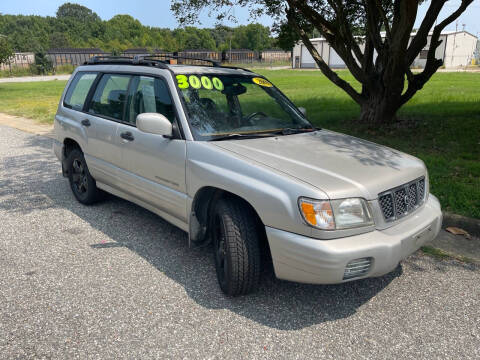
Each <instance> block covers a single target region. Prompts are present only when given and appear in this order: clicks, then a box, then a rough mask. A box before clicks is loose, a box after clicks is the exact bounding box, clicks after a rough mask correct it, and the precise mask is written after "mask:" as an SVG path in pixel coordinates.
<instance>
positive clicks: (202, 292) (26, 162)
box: [0, 136, 462, 330]
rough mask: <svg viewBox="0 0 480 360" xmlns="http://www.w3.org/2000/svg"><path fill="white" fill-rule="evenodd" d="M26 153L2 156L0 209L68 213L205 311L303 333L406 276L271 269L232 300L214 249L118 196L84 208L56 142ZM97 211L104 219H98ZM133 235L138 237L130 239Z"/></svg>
mask: <svg viewBox="0 0 480 360" xmlns="http://www.w3.org/2000/svg"><path fill="white" fill-rule="evenodd" d="M24 147H25V148H28V151H26V152H24V155H19V156H10V157H6V158H4V164H3V165H4V169H5V171H4V173H5V175H6V177H5V175H4V177H2V178H0V208H2V209H3V210H4V211H7V212H11V213H13V214H14V215H18V216H22V215H23V214H25V213H28V212H31V211H45V210H49V209H66V210H68V211H69V212H71V213H73V214H75V215H76V216H78V217H79V218H81V219H82V220H83V221H85V222H86V223H88V224H89V225H90V226H91V227H92V228H94V229H97V230H99V231H101V232H102V233H104V234H105V235H106V236H107V237H109V238H110V239H111V241H109V242H106V243H99V242H98V241H95V239H91V240H89V242H88V243H86V244H85V246H86V247H88V248H89V249H91V248H93V249H95V250H98V251H102V252H105V256H108V253H109V249H112V248H116V247H125V248H128V249H129V250H130V251H133V252H134V253H136V254H137V255H138V256H140V257H142V258H143V259H145V260H146V261H148V262H149V263H150V264H151V265H152V266H153V267H154V268H155V269H156V270H157V271H160V272H162V273H164V274H165V275H166V276H168V277H169V278H170V279H172V280H174V281H175V282H177V283H178V284H180V285H181V286H182V287H183V288H184V289H185V292H186V294H187V295H188V296H189V297H190V298H191V299H192V300H193V301H195V302H196V303H197V304H199V305H201V306H203V307H205V308H207V309H227V310H229V311H232V312H234V313H236V314H238V315H241V316H244V317H245V318H248V319H250V320H252V321H255V322H257V323H260V324H262V325H265V326H268V327H272V328H276V329H281V330H295V329H302V328H305V327H308V326H311V325H315V324H319V323H322V322H327V321H332V320H336V319H341V318H347V317H349V316H351V315H353V314H355V312H356V311H357V309H358V308H359V307H361V306H362V305H363V304H365V303H366V302H368V301H369V300H370V299H371V298H372V297H374V296H376V295H377V294H378V293H379V292H381V291H382V290H383V289H384V288H385V287H386V286H388V285H389V284H390V283H391V282H392V281H393V280H394V279H395V278H397V277H398V276H400V275H401V274H402V272H403V270H402V266H400V265H399V266H398V267H397V268H396V269H395V270H394V271H393V272H392V273H390V274H387V275H385V276H383V277H379V278H372V279H365V280H360V281H355V282H351V283H345V284H339V285H325V286H320V285H305V284H297V283H291V282H286V281H281V280H278V279H276V278H275V276H274V274H273V272H272V270H271V269H270V270H269V269H267V270H266V271H265V272H264V274H263V279H262V284H261V286H260V289H259V290H258V291H257V292H256V293H254V294H251V295H248V296H243V297H238V298H231V297H227V296H225V295H223V294H222V292H221V291H220V289H219V287H218V284H217V280H216V275H215V271H214V266H213V256H212V250H211V248H210V247H204V248H189V247H188V242H187V236H186V233H184V232H183V231H181V230H179V229H178V228H176V227H174V226H173V225H170V224H169V223H167V222H166V221H164V220H162V219H161V218H160V217H158V216H156V215H155V214H153V213H151V212H149V211H147V210H145V209H143V208H141V207H139V206H137V205H134V204H132V203H130V202H128V201H124V200H122V199H119V198H117V197H114V196H109V197H108V198H107V199H106V200H105V201H104V202H102V203H100V204H97V205H94V206H91V207H85V206H83V205H81V204H79V203H78V202H77V201H76V200H75V199H74V197H73V195H72V194H71V191H70V188H69V185H68V181H67V180H66V179H64V178H63V177H62V175H61V171H60V164H59V162H58V161H57V160H56V158H55V157H54V155H53V153H52V150H51V148H52V147H51V140H50V139H48V138H43V137H39V136H30V137H28V138H27V141H26V142H25V144H24ZM99 212H101V213H102V214H105V215H106V216H102V217H99V216H98V213H99ZM132 229H135V232H134V234H135V236H133V237H132V236H125V234H127V233H131V232H132ZM81 232H82V229H78V228H71V229H67V230H66V231H65V237H66V238H68V237H71V236H76V235H78V234H79V233H81ZM445 266H462V265H451V264H448V265H445ZM419 271H421V269H419ZM118 275H119V276H121V274H118Z"/></svg>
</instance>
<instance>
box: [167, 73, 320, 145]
mask: <svg viewBox="0 0 480 360" xmlns="http://www.w3.org/2000/svg"><path fill="white" fill-rule="evenodd" d="M176 80H177V86H178V88H179V90H180V94H181V96H182V97H183V100H184V104H185V107H186V112H187V115H188V118H189V123H190V128H191V130H192V133H193V136H194V137H195V139H197V140H218V139H220V138H228V137H229V136H230V137H231V138H233V136H235V138H241V137H243V136H245V137H255V136H268V135H269V134H270V135H271V134H284V135H287V134H294V133H297V132H302V131H312V130H314V128H313V126H312V125H311V124H310V122H309V121H308V120H307V119H306V118H305V116H304V115H303V114H302V113H301V112H300V111H299V110H298V109H297V108H296V107H295V105H293V104H292V103H291V101H290V100H288V99H287V98H286V97H285V96H284V95H283V94H282V93H281V92H280V91H279V90H278V89H277V88H276V87H275V86H273V85H272V84H271V83H270V82H269V81H267V80H266V79H264V78H261V77H255V76H242V75H235V76H232V75H220V74H218V75H217V74H215V75H212V74H195V75H192V74H189V75H187V74H185V75H181V74H179V75H177V76H176ZM232 135H233V136H232Z"/></svg>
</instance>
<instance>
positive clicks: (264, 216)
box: [186, 142, 326, 236]
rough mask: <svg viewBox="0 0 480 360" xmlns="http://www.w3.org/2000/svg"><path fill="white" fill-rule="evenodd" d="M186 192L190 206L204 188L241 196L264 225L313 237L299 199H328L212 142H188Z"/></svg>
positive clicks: (316, 191) (309, 187)
mask: <svg viewBox="0 0 480 360" xmlns="http://www.w3.org/2000/svg"><path fill="white" fill-rule="evenodd" d="M186 177H187V192H188V195H189V200H190V203H189V204H188V207H189V211H190V207H191V202H192V200H193V198H194V196H195V194H196V193H197V192H198V191H199V190H200V189H201V188H203V187H205V186H211V187H216V188H219V189H222V190H225V191H228V192H231V193H233V194H235V195H238V196H240V197H241V198H243V199H244V200H246V201H247V202H249V203H250V205H252V206H253V207H254V208H255V210H256V211H257V213H258V215H259V216H260V218H261V220H262V222H263V223H264V224H265V225H267V224H268V226H271V227H275V228H282V229H288V230H289V231H292V232H296V233H300V234H303V235H305V236H312V230H313V229H311V228H309V227H307V226H305V225H304V224H303V220H302V218H301V216H300V212H299V211H298V207H297V206H296V204H297V199H298V196H300V194H301V195H302V196H310V197H313V198H315V197H317V198H318V197H320V198H322V197H323V198H325V196H326V195H325V194H324V193H322V192H321V191H319V190H316V189H314V188H313V187H311V186H309V185H308V184H303V183H300V182H298V181H296V180H295V179H293V178H290V177H288V176H285V175H284V174H281V173H278V172H275V171H274V170H272V169H267V168H265V167H262V166H259V165H257V164H255V163H254V162H252V161H249V160H248V159H242V158H240V157H238V156H236V155H234V154H232V153H229V152H225V151H223V150H222V149H219V148H218V147H216V146H214V145H213V144H212V143H209V142H187V174H186Z"/></svg>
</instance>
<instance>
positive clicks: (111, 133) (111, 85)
mask: <svg viewBox="0 0 480 360" xmlns="http://www.w3.org/2000/svg"><path fill="white" fill-rule="evenodd" d="M131 79H132V76H130V75H125V74H109V73H105V74H103V75H102V76H101V78H99V80H97V86H96V88H95V90H94V91H93V92H92V93H91V94H90V95H89V100H88V104H87V107H86V112H85V114H84V119H83V120H82V124H83V126H84V127H85V129H86V132H87V134H88V147H87V154H86V156H85V158H86V160H87V164H88V168H89V170H90V173H91V174H92V176H93V177H94V178H95V179H96V180H97V181H100V182H102V183H105V184H108V185H111V186H114V187H118V180H117V169H118V167H119V166H121V161H122V159H121V154H120V153H119V152H118V147H117V141H116V133H117V129H118V125H119V121H122V119H123V116H124V111H125V105H126V99H127V91H128V85H129V83H130V80H131Z"/></svg>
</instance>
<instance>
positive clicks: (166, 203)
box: [117, 76, 187, 223]
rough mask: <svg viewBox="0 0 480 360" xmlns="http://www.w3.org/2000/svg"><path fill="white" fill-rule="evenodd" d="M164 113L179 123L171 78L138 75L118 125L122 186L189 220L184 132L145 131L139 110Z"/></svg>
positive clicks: (156, 206)
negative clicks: (169, 135)
mask: <svg viewBox="0 0 480 360" xmlns="http://www.w3.org/2000/svg"><path fill="white" fill-rule="evenodd" d="M146 112H152V113H160V114H163V115H164V116H165V117H167V119H169V120H170V121H171V122H172V124H175V126H177V125H178V124H177V116H176V112H175V107H174V105H173V102H172V97H171V94H170V92H169V89H168V85H167V82H166V81H165V79H163V78H161V77H150V76H135V77H134V78H133V79H132V81H131V84H130V88H129V92H128V99H127V105H126V110H125V118H124V122H123V123H122V124H119V126H118V129H117V141H119V143H120V147H121V155H122V166H121V170H120V173H119V180H120V181H121V182H122V190H123V191H124V192H126V193H128V194H130V195H133V196H135V197H136V198H138V199H140V200H142V201H143V202H145V203H147V204H149V205H151V206H154V207H155V208H157V209H158V210H160V211H162V212H164V213H166V214H167V215H171V216H173V217H175V218H176V219H179V220H181V221H182V222H184V223H186V222H187V219H186V200H187V196H186V183H185V161H186V143H185V140H183V139H181V137H180V135H179V134H177V136H176V137H175V138H174V139H167V138H164V137H163V136H160V135H154V134H147V133H144V132H141V131H139V130H138V129H137V127H136V118H137V115H138V114H141V113H146Z"/></svg>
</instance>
